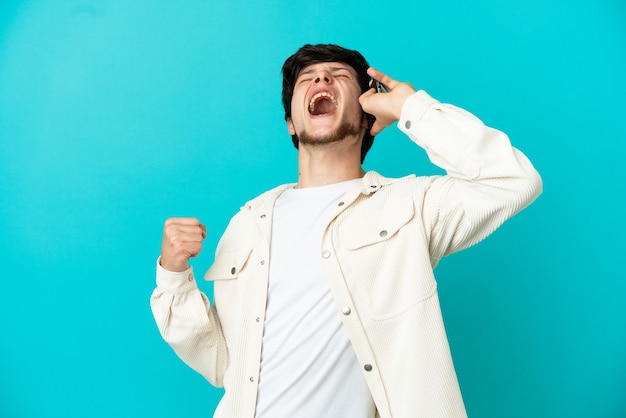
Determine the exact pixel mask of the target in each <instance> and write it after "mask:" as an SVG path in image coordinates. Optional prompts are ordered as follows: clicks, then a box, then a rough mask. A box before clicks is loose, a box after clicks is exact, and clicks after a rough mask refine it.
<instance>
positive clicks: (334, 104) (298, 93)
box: [287, 62, 367, 145]
mask: <svg viewBox="0 0 626 418" xmlns="http://www.w3.org/2000/svg"><path fill="white" fill-rule="evenodd" d="M360 95H361V87H360V86H359V83H358V78H357V74H356V72H355V71H354V69H353V68H352V67H350V66H349V65H347V64H343V63H339V62H320V63H317V64H311V65H309V66H307V67H304V68H303V69H302V71H301V72H300V74H299V75H298V78H297V79H296V84H295V86H294V91H293V97H292V98H291V118H289V119H288V120H287V127H288V130H289V133H290V134H291V135H297V136H298V139H299V140H300V143H303V144H308V145H315V144H328V143H331V142H337V141H341V140H342V139H344V138H345V137H347V136H358V137H359V139H360V138H362V137H363V133H364V131H365V129H366V128H367V121H366V119H365V118H364V116H363V110H362V109H361V105H360V104H359V96H360Z"/></svg>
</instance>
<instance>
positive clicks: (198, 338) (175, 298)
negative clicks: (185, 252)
mask: <svg viewBox="0 0 626 418" xmlns="http://www.w3.org/2000/svg"><path fill="white" fill-rule="evenodd" d="M156 279H157V287H156V289H155V290H154V292H153V293H152V297H151V298H150V307H151V308H152V314H153V315H154V319H155V321H156V324H157V326H158V328H159V331H160V333H161V336H162V337H163V339H164V340H165V341H166V342H167V343H168V344H169V345H170V346H171V347H172V348H173V349H174V351H175V352H176V354H177V355H178V356H179V357H180V358H181V360H183V361H184V362H185V363H186V364H187V365H188V366H190V367H191V368H192V369H194V370H195V371H197V372H198V373H200V374H201V375H202V376H204V377H205V378H206V379H207V380H208V381H209V382H211V383H212V384H213V385H214V386H216V387H222V386H223V382H222V379H223V376H224V372H225V369H226V366H227V364H228V350H227V348H226V341H225V339H224V335H223V333H222V330H221V326H220V321H219V317H218V315H217V312H216V311H215V309H214V308H212V307H211V306H210V304H209V301H208V299H207V297H206V295H204V293H202V292H201V291H200V290H199V289H198V286H197V284H196V280H195V277H194V274H193V270H192V268H191V267H190V268H189V269H187V270H186V271H184V272H180V273H174V272H170V271H167V270H165V269H163V267H161V265H160V264H159V262H158V261H157V275H156Z"/></svg>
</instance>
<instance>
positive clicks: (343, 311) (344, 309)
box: [341, 306, 352, 315]
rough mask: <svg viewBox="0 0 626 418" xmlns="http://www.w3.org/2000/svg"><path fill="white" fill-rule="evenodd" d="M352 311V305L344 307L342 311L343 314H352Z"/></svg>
mask: <svg viewBox="0 0 626 418" xmlns="http://www.w3.org/2000/svg"><path fill="white" fill-rule="evenodd" d="M350 312H352V311H351V310H350V307H349V306H344V307H343V308H342V309H341V313H342V314H344V315H350Z"/></svg>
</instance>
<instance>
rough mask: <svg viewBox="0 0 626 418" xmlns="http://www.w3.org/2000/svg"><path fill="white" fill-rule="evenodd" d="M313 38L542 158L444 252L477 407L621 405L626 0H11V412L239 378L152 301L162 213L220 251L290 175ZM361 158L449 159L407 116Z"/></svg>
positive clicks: (134, 406) (577, 411)
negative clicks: (505, 209) (285, 72)
mask: <svg viewBox="0 0 626 418" xmlns="http://www.w3.org/2000/svg"><path fill="white" fill-rule="evenodd" d="M174 3H176V4H174ZM309 42H311V43H318V42H332V43H338V44H341V45H344V46H346V47H349V48H353V49H358V50H360V51H361V52H362V53H363V54H364V55H365V56H366V57H367V59H368V61H369V62H370V64H372V65H374V66H376V67H378V68H380V69H381V70H383V71H385V72H387V73H388V74H390V75H392V76H393V77H394V78H397V79H400V80H406V81H410V82H411V83H413V84H414V85H415V86H416V87H418V88H424V89H425V90H427V91H428V92H429V93H430V94H432V95H433V96H435V97H437V98H438V99H440V100H442V101H445V102H450V103H453V104H456V105H459V106H461V107H463V108H465V109H468V110H470V111H471V112H472V113H474V114H476V115H478V116H479V117H481V118H482V119H483V121H485V123H487V124H488V125H491V126H494V127H497V128H500V129H502V130H504V131H506V132H507V133H508V134H509V136H510V137H511V139H512V142H513V143H514V144H515V145H516V146H517V147H518V148H520V149H521V150H522V151H524V152H525V153H526V154H527V155H528V156H529V157H530V158H531V160H532V161H533V163H534V164H535V166H536V167H537V168H538V170H539V171H540V173H541V174H542V176H543V179H544V194H543V195H542V196H541V197H540V198H539V200H537V201H536V203H535V204H534V205H532V206H531V207H530V208H528V209H527V210H526V211H524V212H522V213H521V214H520V215H518V216H516V217H515V218H513V219H512V220H510V221H509V222H508V223H506V224H505V225H504V226H503V227H502V228H501V229H500V230H498V231H497V232H496V233H495V234H494V235H493V236H491V237H490V238H489V239H487V240H486V241H485V242H483V243H481V244H479V245H478V246H476V247H474V248H472V249H470V250H467V251H465V252H463V253H459V254H456V255H453V256H451V257H449V258H448V259H446V260H444V261H443V262H442V263H441V264H440V266H439V267H438V268H437V272H436V273H437V275H438V279H439V283H440V292H441V299H442V308H443V312H444V317H445V320H446V324H447V329H448V333H449V338H450V341H451V345H452V351H453V355H454V358H455V363H456V366H457V372H458V375H459V380H460V383H461V387H462V389H463V393H464V397H465V401H466V404H467V409H468V412H469V414H470V416H472V417H494V418H495V417H625V416H626V396H625V395H626V394H625V390H626V308H625V304H624V299H625V294H626V283H625V281H624V279H625V276H626V275H625V274H624V270H623V267H622V266H623V260H624V255H623V252H624V244H623V240H622V237H623V236H624V234H625V233H626V228H625V226H624V220H623V219H624V218H623V214H624V210H625V209H626V207H625V204H624V199H623V193H624V179H625V178H626V177H625V165H626V164H625V163H624V154H625V153H626V147H625V145H624V144H625V141H626V129H625V126H626V124H625V120H626V81H625V80H626V77H625V75H626V5H625V3H624V2H623V1H618V0H612V1H611V0H598V1H593V0H586V1H582V0H572V1H568V2H563V1H556V0H510V1H496V0H491V1H476V2H468V1H463V0H444V1H426V0H418V1H412V2H405V1H397V0H390V1H386V2H380V1H369V0H365V1H341V2H337V1H330V0H321V1H314V2H302V3H300V2H295V1H276V0H274V1H264V2H262V3H261V2H259V3H253V2H244V1H230V2H226V1H224V2H217V1H186V2H171V1H156V0H137V1H113V0H108V1H107V0H100V1H70V0H51V1H17V2H16V1H8V2H7V1H6V0H3V1H2V3H0V245H1V247H0V257H1V265H0V272H1V273H0V283H1V284H0V286H1V287H0V289H1V290H0V321H1V322H0V324H1V329H0V335H1V337H0V338H1V340H0V416H1V417H16V418H17V417H65V418H68V417H142V416H146V417H147V416H150V417H168V418H169V417H173V416H188V417H192V416H193V417H208V416H211V414H212V411H213V409H214V407H215V405H216V403H217V401H218V399H219V397H220V395H221V392H220V390H218V389H214V388H212V387H211V386H210V385H209V383H208V382H205V381H204V380H203V378H202V377H201V376H200V375H197V374H196V373H195V372H193V371H192V370H191V369H189V368H187V367H186V366H185V365H184V364H183V363H182V362H180V361H179V360H178V359H177V357H176V356H175V354H174V353H173V352H172V351H171V350H170V348H169V347H168V346H167V345H166V344H165V343H164V342H163V341H162V340H161V339H160V336H159V334H158V331H157V329H156V326H155V324H154V322H153V320H152V317H151V313H150V309H149V304H148V299H149V296H150V294H151V292H152V289H153V286H154V268H155V264H154V263H155V259H156V257H157V255H158V252H159V248H160V240H161V232H162V223H163V221H164V220H165V218H167V217H169V216H198V217H200V218H201V219H202V220H203V221H204V222H205V223H206V224H208V226H209V236H208V238H207V240H206V246H205V250H204V252H203V253H202V254H201V255H200V257H199V258H198V259H196V260H195V261H194V263H193V264H194V266H195V268H196V270H197V271H198V272H200V273H201V272H203V271H204V270H205V269H206V268H208V266H209V265H210V263H211V261H212V256H213V249H214V246H215V244H216V242H217V240H218V238H219V236H220V235H221V232H222V231H223V229H224V228H225V226H226V224H227V222H228V219H229V218H230V216H231V215H232V214H234V213H235V212H236V211H237V210H238V208H239V206H240V205H242V204H243V203H244V202H245V201H246V200H247V199H249V198H251V197H253V196H255V195H256V194H258V193H260V192H262V191H264V190H266V189H268V188H270V187H272V186H274V185H277V184H279V183H284V182H290V181H295V179H296V173H297V171H296V151H295V149H294V148H293V147H292V145H291V140H290V137H289V135H288V134H287V132H286V127H285V124H284V121H283V113H282V108H281V104H280V83H281V78H280V67H281V65H282V63H283V61H284V59H285V58H286V57H287V56H288V55H290V54H292V53H293V52H295V50H296V49H297V48H298V47H300V46H301V45H302V44H304V43H309ZM365 168H367V169H376V170H377V171H379V172H381V173H383V174H385V175H388V176H400V175H405V174H409V173H418V174H431V173H438V172H439V169H437V168H436V167H433V166H432V165H431V164H430V163H429V162H428V160H427V159H426V157H425V154H424V152H423V151H422V150H420V149H419V148H417V147H415V146H414V145H413V144H412V143H411V142H410V141H408V140H407V139H406V138H405V137H404V136H403V135H402V134H401V133H400V132H399V131H398V130H397V129H396V128H390V129H388V130H386V131H385V132H384V133H382V134H381V135H379V136H378V137H377V138H376V142H375V144H374V147H373V149H372V151H371V153H370V155H369V156H368V158H367V160H366V164H365ZM201 286H202V287H203V289H205V290H206V291H207V293H209V294H210V293H211V290H210V287H209V286H208V285H207V284H206V283H201Z"/></svg>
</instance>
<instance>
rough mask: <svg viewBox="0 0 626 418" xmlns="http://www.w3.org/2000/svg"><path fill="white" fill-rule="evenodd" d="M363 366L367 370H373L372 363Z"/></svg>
mask: <svg viewBox="0 0 626 418" xmlns="http://www.w3.org/2000/svg"><path fill="white" fill-rule="evenodd" d="M363 368H364V369H365V371H366V372H371V371H372V365H371V364H366V365H365V366H363Z"/></svg>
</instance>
